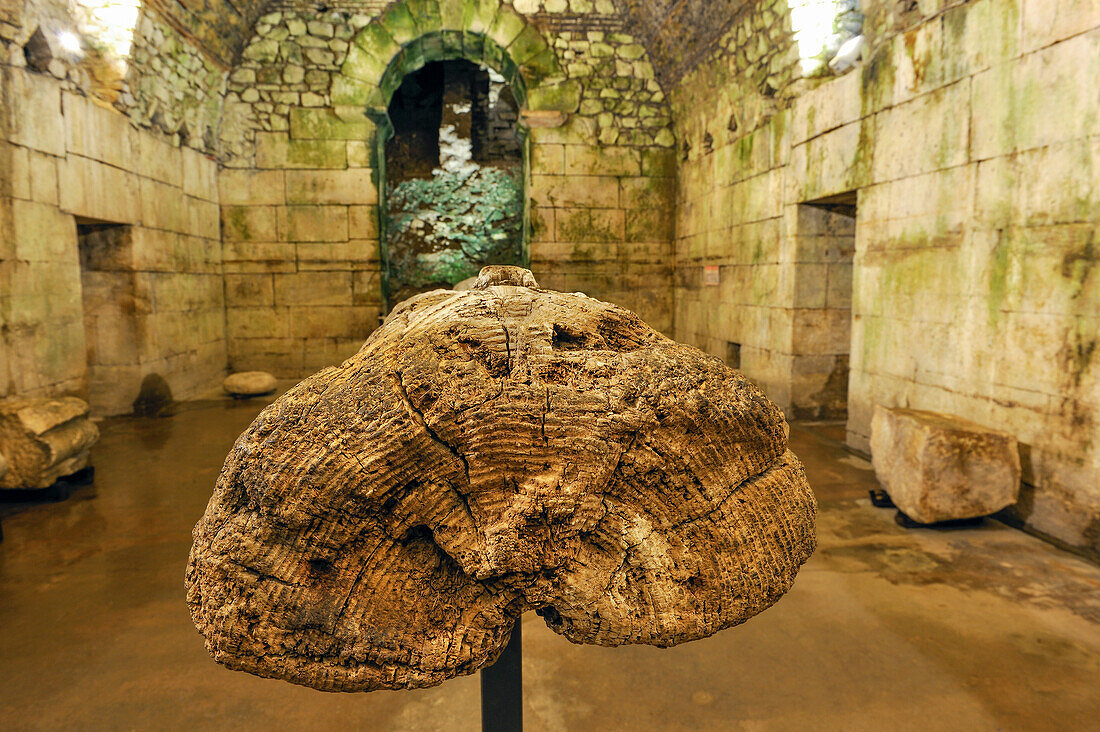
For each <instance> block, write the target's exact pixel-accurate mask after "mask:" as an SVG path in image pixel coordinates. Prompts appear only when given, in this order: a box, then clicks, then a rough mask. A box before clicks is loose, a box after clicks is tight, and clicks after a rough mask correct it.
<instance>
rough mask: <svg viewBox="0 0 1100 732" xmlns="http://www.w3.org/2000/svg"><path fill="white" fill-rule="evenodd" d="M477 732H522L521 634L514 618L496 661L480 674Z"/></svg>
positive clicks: (518, 622) (518, 623) (517, 620)
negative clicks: (512, 625) (510, 630)
mask: <svg viewBox="0 0 1100 732" xmlns="http://www.w3.org/2000/svg"><path fill="white" fill-rule="evenodd" d="M481 732H523V633H522V628H521V626H520V621H519V619H518V618H517V619H516V625H515V627H514V628H513V629H512V637H511V638H510V639H509V640H508V645H507V646H505V647H504V651H503V652H502V653H501V654H500V658H498V659H497V662H496V663H494V664H493V665H492V666H489V667H488V668H483V669H482V670H481Z"/></svg>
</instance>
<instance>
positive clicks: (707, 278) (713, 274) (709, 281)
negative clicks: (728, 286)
mask: <svg viewBox="0 0 1100 732" xmlns="http://www.w3.org/2000/svg"><path fill="white" fill-rule="evenodd" d="M703 286H704V287H718V265H707V266H706V267H703Z"/></svg>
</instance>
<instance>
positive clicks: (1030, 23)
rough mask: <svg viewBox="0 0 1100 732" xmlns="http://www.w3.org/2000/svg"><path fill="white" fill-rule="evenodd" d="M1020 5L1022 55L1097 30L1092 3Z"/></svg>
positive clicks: (1040, 0)
mask: <svg viewBox="0 0 1100 732" xmlns="http://www.w3.org/2000/svg"><path fill="white" fill-rule="evenodd" d="M1020 5H1021V7H1022V12H1021V15H1022V21H1023V22H1022V26H1023V27H1022V31H1023V32H1022V33H1021V37H1022V46H1023V50H1024V51H1025V52H1027V51H1031V50H1035V49H1039V48H1044V47H1046V46H1049V45H1051V44H1053V43H1056V42H1058V41H1062V40H1065V39H1067V38H1070V37H1072V36H1076V35H1078V34H1082V33H1085V32H1086V31H1089V30H1094V29H1096V28H1100V5H1098V4H1097V3H1096V2H1095V0H1023V2H1022V3H1020ZM1009 7H1012V6H1011V5H1009ZM1001 12H1004V11H1003V10H1002V11H1001Z"/></svg>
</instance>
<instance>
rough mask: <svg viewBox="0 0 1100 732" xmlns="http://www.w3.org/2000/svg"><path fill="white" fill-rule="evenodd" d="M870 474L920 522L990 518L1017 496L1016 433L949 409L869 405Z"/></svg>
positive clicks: (1018, 485) (904, 510)
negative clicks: (871, 415)
mask: <svg viewBox="0 0 1100 732" xmlns="http://www.w3.org/2000/svg"><path fill="white" fill-rule="evenodd" d="M871 455H872V462H873V464H874V468H875V475H876V477H877V478H878V480H879V482H880V483H881V484H882V487H883V488H884V489H885V490H886V492H887V493H889V494H890V497H891V498H892V499H893V501H894V503H895V505H897V507H898V508H899V509H900V510H901V511H902V512H903V513H905V514H906V515H907V516H909V517H910V518H911V519H913V520H914V521H917V522H920V523H926V524H927V523H935V522H937V521H950V520H955V519H968V518H977V517H979V516H988V515H990V514H992V513H995V512H997V511H999V510H1001V509H1002V508H1005V507H1006V506H1010V505H1012V504H1013V503H1015V502H1016V499H1017V496H1018V495H1019V490H1020V455H1019V452H1018V450H1017V446H1016V438H1015V437H1014V436H1012V435H1010V434H1008V433H1007V432H1000V431H998V430H992V429H989V428H987V427H984V426H982V425H980V424H977V423H975V422H971V421H970V420H966V419H962V418H961V417H956V416H953V415H949V414H940V413H937V412H925V411H920V410H915V409H901V408H888V407H883V406H882V405H881V404H877V405H875V411H874V418H873V420H872V423H871Z"/></svg>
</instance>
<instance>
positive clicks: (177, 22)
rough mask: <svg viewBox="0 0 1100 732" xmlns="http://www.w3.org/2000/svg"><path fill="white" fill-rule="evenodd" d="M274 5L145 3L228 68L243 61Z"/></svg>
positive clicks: (240, 0)
mask: <svg viewBox="0 0 1100 732" xmlns="http://www.w3.org/2000/svg"><path fill="white" fill-rule="evenodd" d="M272 4H274V3H273V2H272V0H144V5H145V6H146V7H147V8H148V9H149V10H152V11H153V12H154V13H155V14H156V15H158V16H159V17H160V18H161V19H162V20H164V22H166V23H167V24H168V25H170V26H172V27H173V28H175V29H176V30H177V31H179V32H180V33H182V34H183V35H184V37H186V38H189V39H191V40H192V41H193V42H194V43H195V44H196V45H198V46H199V47H200V48H201V49H203V50H204V51H206V52H207V53H208V54H209V55H210V56H212V57H213V58H214V59H216V60H217V61H219V62H220V63H221V64H222V65H224V66H232V65H233V64H234V63H235V62H236V60H237V59H238V58H239V57H240V54H241V51H242V50H244V47H245V44H247V43H248V40H249V38H250V37H251V36H252V27H253V26H254V25H255V23H256V20H257V19H258V18H259V17H260V16H261V15H263V14H264V13H265V12H266V9H267V7H268V6H270V5H272ZM304 4H305V3H303V5H304Z"/></svg>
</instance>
